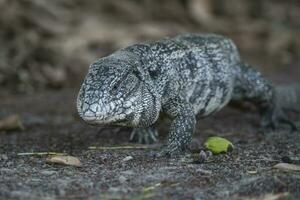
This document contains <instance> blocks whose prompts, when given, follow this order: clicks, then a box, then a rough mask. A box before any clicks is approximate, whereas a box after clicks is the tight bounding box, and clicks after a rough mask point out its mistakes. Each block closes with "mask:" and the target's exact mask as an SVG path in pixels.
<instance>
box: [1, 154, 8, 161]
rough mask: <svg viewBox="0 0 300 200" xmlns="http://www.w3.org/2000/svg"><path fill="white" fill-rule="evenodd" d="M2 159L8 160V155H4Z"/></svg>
mask: <svg viewBox="0 0 300 200" xmlns="http://www.w3.org/2000/svg"><path fill="white" fill-rule="evenodd" d="M0 158H1V159H2V160H8V157H7V155H6V154H2V155H0Z"/></svg>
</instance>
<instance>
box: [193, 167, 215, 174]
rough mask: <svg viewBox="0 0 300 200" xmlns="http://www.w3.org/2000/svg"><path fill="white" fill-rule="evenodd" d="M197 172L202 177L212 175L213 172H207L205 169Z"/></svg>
mask: <svg viewBox="0 0 300 200" xmlns="http://www.w3.org/2000/svg"><path fill="white" fill-rule="evenodd" d="M196 172H198V173H200V174H202V175H211V174H212V171H211V170H205V169H201V168H199V169H197V170H196Z"/></svg>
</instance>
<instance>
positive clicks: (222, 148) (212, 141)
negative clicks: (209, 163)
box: [204, 136, 233, 154]
mask: <svg viewBox="0 0 300 200" xmlns="http://www.w3.org/2000/svg"><path fill="white" fill-rule="evenodd" d="M204 146H205V148H206V149H207V150H210V151H211V152H212V153H213V154H219V153H226V152H228V151H230V150H232V149H233V144H232V143H231V142H230V141H229V140H227V139H225V138H222V137H216V136H215V137H210V138H208V139H207V140H206V142H205V143H204Z"/></svg>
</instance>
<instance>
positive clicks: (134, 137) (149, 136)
mask: <svg viewBox="0 0 300 200" xmlns="http://www.w3.org/2000/svg"><path fill="white" fill-rule="evenodd" d="M157 137H158V133H157V131H156V129H155V128H152V127H148V128H134V129H133V130H132V132H131V135H130V138H129V141H130V142H136V143H140V144H153V143H154V142H156V141H157Z"/></svg>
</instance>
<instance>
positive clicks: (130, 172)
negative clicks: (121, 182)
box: [121, 170, 135, 176]
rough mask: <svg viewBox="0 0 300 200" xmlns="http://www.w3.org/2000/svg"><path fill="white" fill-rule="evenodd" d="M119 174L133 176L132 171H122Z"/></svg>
mask: <svg viewBox="0 0 300 200" xmlns="http://www.w3.org/2000/svg"><path fill="white" fill-rule="evenodd" d="M121 174H124V175H128V176H132V175H134V174H135V173H134V171H132V170H126V171H122V172H121Z"/></svg>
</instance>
